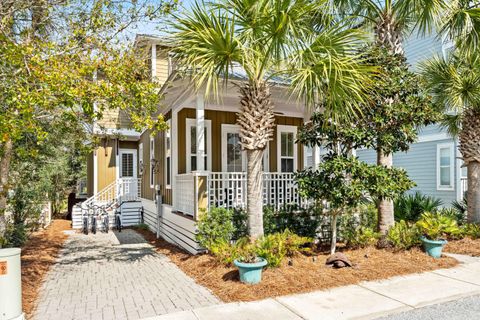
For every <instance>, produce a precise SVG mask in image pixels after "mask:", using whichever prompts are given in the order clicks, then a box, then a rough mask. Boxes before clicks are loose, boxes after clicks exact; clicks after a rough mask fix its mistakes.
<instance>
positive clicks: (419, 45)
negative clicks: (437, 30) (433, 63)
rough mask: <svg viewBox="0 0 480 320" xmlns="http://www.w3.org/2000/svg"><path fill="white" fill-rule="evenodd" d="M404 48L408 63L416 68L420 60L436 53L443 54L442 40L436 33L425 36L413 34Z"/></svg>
mask: <svg viewBox="0 0 480 320" xmlns="http://www.w3.org/2000/svg"><path fill="white" fill-rule="evenodd" d="M404 48H405V55H406V57H407V60H408V63H410V64H411V65H412V66H413V67H414V68H416V66H417V64H418V63H419V62H421V61H424V60H426V59H428V58H430V57H432V56H433V55H434V54H441V53H442V42H441V41H440V40H439V39H437V35H435V34H433V35H427V36H425V37H422V36H419V35H417V34H413V35H411V36H410V37H409V38H408V39H407V40H406V41H405V46H404Z"/></svg>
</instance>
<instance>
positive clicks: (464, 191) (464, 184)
mask: <svg viewBox="0 0 480 320" xmlns="http://www.w3.org/2000/svg"><path fill="white" fill-rule="evenodd" d="M460 190H461V192H462V193H461V195H462V199H463V198H466V197H467V191H468V180H467V178H466V177H461V178H460Z"/></svg>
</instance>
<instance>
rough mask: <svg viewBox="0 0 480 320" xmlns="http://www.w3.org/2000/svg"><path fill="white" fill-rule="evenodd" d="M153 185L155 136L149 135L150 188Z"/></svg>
mask: <svg viewBox="0 0 480 320" xmlns="http://www.w3.org/2000/svg"><path fill="white" fill-rule="evenodd" d="M154 187H155V138H154V137H150V188H154Z"/></svg>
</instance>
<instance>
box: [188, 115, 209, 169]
mask: <svg viewBox="0 0 480 320" xmlns="http://www.w3.org/2000/svg"><path fill="white" fill-rule="evenodd" d="M192 127H194V128H196V127H197V120H196V119H192V118H186V119H185V156H186V158H187V161H186V165H187V166H186V172H187V173H188V172H192V164H191V156H193V154H192V153H190V147H191V145H192V141H191V139H192V137H191V136H190V130H191V128H192ZM205 128H206V129H207V150H206V156H207V167H206V168H205V170H208V171H211V170H212V121H211V120H205ZM195 155H196V154H195Z"/></svg>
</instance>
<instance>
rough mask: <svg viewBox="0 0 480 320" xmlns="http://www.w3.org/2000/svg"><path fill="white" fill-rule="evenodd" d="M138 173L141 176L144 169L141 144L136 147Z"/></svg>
mask: <svg viewBox="0 0 480 320" xmlns="http://www.w3.org/2000/svg"><path fill="white" fill-rule="evenodd" d="M138 168H139V170H138V173H139V174H140V175H141V176H143V174H144V173H145V168H144V167H143V142H140V144H139V145H138Z"/></svg>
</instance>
